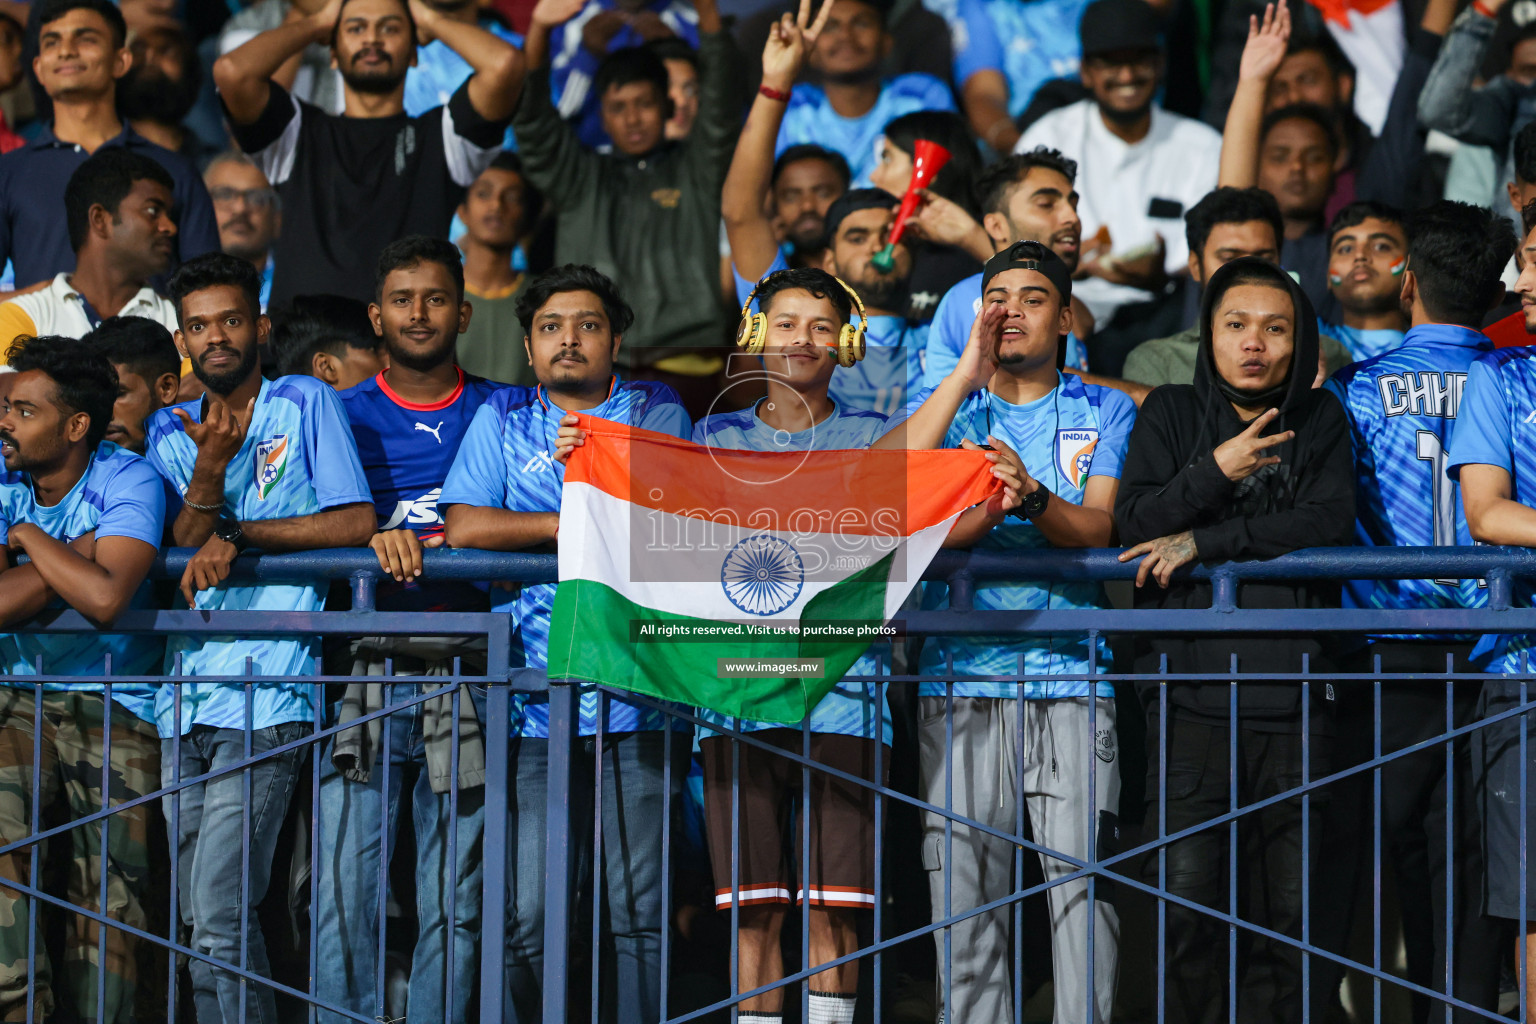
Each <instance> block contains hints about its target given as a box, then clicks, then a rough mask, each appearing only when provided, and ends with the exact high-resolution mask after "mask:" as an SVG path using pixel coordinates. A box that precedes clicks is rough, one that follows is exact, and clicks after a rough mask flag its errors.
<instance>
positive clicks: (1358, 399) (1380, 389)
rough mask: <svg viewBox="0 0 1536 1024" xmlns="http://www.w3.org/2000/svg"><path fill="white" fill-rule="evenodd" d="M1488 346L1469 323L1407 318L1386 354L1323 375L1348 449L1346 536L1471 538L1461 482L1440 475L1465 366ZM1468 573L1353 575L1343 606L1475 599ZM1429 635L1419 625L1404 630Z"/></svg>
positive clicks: (1373, 541)
mask: <svg viewBox="0 0 1536 1024" xmlns="http://www.w3.org/2000/svg"><path fill="white" fill-rule="evenodd" d="M1492 351H1493V342H1491V341H1489V340H1488V339H1487V337H1485V336H1484V335H1483V334H1481V333H1480V332H1478V331H1472V330H1468V329H1467V328H1465V327H1453V326H1451V325H1449V324H1425V325H1423V326H1420V327H1415V328H1414V329H1413V330H1411V331H1409V332H1408V333H1407V335H1406V336H1405V337H1404V338H1403V341H1402V344H1401V346H1399V347H1397V348H1395V349H1393V350H1392V351H1389V352H1388V353H1386V354H1385V355H1380V356H1376V357H1374V358H1371V359H1366V360H1364V361H1363V362H1358V363H1351V364H1350V365H1349V366H1346V367H1344V368H1343V369H1341V370H1339V371H1338V372H1337V373H1335V374H1334V375H1333V377H1332V378H1330V379H1329V381H1328V384H1327V387H1328V389H1329V390H1331V391H1332V392H1333V393H1334V394H1336V395H1338V396H1339V401H1340V402H1341V403H1342V404H1343V406H1344V411H1345V414H1346V415H1348V417H1349V422H1350V429H1351V433H1352V435H1353V436H1352V440H1353V442H1354V449H1355V481H1356V483H1355V515H1356V520H1355V539H1356V542H1357V543H1359V544H1363V545H1366V546H1370V547H1393V546H1408V547H1424V546H1429V545H1434V546H1436V547H1448V546H1454V545H1470V544H1471V543H1472V535H1471V533H1470V532H1469V531H1468V529H1467V519H1466V514H1465V513H1464V512H1463V510H1462V507H1461V488H1460V486H1459V485H1458V483H1457V481H1455V480H1453V479H1451V478H1450V477H1448V476H1447V475H1446V472H1445V466H1446V455H1445V451H1446V446H1447V441H1448V440H1449V439H1450V436H1451V428H1452V427H1453V425H1454V424H1455V423H1456V419H1457V411H1458V406H1459V405H1460V404H1461V399H1462V395H1463V388H1464V387H1465V386H1466V382H1467V369H1468V367H1470V366H1471V365H1472V363H1473V362H1474V361H1475V360H1477V359H1478V358H1479V357H1480V356H1482V355H1485V354H1486V353H1489V352H1492ZM1486 603H1487V595H1486V592H1485V591H1483V590H1481V589H1480V588H1479V587H1478V581H1477V580H1352V581H1350V582H1349V583H1347V584H1346V585H1345V587H1344V606H1345V607H1346V608H1476V607H1481V606H1482V605H1484V604H1486ZM1413 635H1414V636H1422V637H1428V636H1429V635H1428V634H1413Z"/></svg>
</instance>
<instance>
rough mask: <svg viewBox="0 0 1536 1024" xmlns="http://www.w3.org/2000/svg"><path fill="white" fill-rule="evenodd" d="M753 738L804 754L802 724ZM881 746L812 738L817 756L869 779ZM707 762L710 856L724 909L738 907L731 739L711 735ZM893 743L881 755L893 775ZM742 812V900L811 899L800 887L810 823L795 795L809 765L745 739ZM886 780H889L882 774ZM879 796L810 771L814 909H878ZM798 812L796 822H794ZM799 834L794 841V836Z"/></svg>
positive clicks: (703, 744)
mask: <svg viewBox="0 0 1536 1024" xmlns="http://www.w3.org/2000/svg"><path fill="white" fill-rule="evenodd" d="M751 735H752V737H753V738H754V739H758V740H762V741H764V742H766V743H771V744H773V745H774V746H776V747H780V748H782V749H784V750H790V751H794V752H796V753H799V752H800V751H801V749H802V744H803V742H804V736H803V734H802V733H801V732H800V730H798V729H765V730H762V731H761V732H755V733H752V734H751ZM875 743H876V741H875V740H873V739H868V738H865V737H862V736H842V735H837V734H834V733H812V734H811V750H810V756H811V760H813V761H815V762H816V763H818V764H824V765H828V766H830V767H832V768H836V769H837V770H839V771H842V772H847V773H848V774H849V775H853V776H856V777H858V778H861V779H872V778H873V777H874V771H875ZM699 750H700V752H701V753H702V754H703V759H704V815H705V824H706V827H707V829H708V833H709V859H710V862H711V864H712V865H713V867H714V874H715V906H716V907H717V908H720V909H722V910H729V909H730V906H731V896H732V891H731V889H732V887H731V877H732V876H731V769H732V765H731V739H730V737H727V736H709V737H706V738H705V739H702V740H700V741H699ZM889 763H890V748H889V747H887V748H885V749H884V750H883V751H882V752H881V774H882V775H884V774H886V772H887V770H888V769H887V766H888V765H889ZM739 770H740V778H739V780H738V786H737V794H738V796H737V799H738V801H739V802H738V804H737V811H738V815H737V817H738V821H739V822H740V831H739V833H738V839H737V849H738V861H737V867H736V879H737V886H738V889H739V891H740V897H739V902H740V905H741V906H753V905H756V904H762V903H788V902H790V897H791V894H793V896H794V899H795V902H797V903H803V902H805V899H806V893H805V889H804V886H803V885H802V886H801V887H799V888H796V887H795V886H794V879H795V878H796V877H797V876H798V875H799V874H800V868H801V865H802V864H803V863H804V855H805V851H804V849H803V848H802V846H801V843H800V841H799V840H800V830H801V825H802V824H803V820H802V818H801V814H802V813H803V812H802V811H800V810H799V808H798V803H797V801H796V797H797V796H798V795H799V793H800V789H801V784H802V779H803V777H802V774H801V765H800V764H799V763H798V762H795V761H791V760H790V759H789V758H787V757H783V756H780V755H778V754H774V753H770V752H769V751H766V750H762V749H759V748H757V747H754V746H752V745H751V744H748V743H743V744H742V745H741V759H740V765H739ZM882 781H883V780H882ZM875 797H876V794H875V792H874V791H873V790H872V789H870V788H869V787H867V786H859V785H855V784H853V783H850V782H846V781H844V780H842V779H839V778H835V777H833V776H830V775H828V774H827V773H826V772H822V771H817V770H816V769H814V768H813V769H811V778H810V812H811V835H810V855H811V870H810V890H811V891H810V902H811V903H812V904H813V905H815V906H823V907H847V908H854V909H862V910H868V909H871V908H873V907H874V905H875ZM791 818H793V821H791ZM792 840H793V841H792Z"/></svg>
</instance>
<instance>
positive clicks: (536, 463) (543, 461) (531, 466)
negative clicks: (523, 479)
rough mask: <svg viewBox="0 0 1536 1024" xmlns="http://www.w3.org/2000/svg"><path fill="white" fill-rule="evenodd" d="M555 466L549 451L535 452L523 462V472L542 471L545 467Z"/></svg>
mask: <svg viewBox="0 0 1536 1024" xmlns="http://www.w3.org/2000/svg"><path fill="white" fill-rule="evenodd" d="M554 468H555V457H554V456H553V455H551V454H550V453H549V452H536V453H535V454H534V456H533V458H531V459H529V460H528V461H527V462H525V463H523V472H524V473H542V472H544V470H546V469H554Z"/></svg>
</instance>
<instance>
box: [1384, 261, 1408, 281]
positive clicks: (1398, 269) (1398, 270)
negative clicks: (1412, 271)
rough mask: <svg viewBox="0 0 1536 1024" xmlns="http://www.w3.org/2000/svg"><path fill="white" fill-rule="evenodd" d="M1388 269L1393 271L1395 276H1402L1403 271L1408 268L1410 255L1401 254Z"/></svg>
mask: <svg viewBox="0 0 1536 1024" xmlns="http://www.w3.org/2000/svg"><path fill="white" fill-rule="evenodd" d="M1388 269H1390V270H1391V271H1392V276H1393V277H1402V276H1403V271H1405V270H1407V269H1408V257H1407V256H1399V257H1398V259H1397V262H1396V263H1394V264H1392V266H1391V267H1390V268H1388Z"/></svg>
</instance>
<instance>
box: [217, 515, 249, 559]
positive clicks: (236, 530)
mask: <svg viewBox="0 0 1536 1024" xmlns="http://www.w3.org/2000/svg"><path fill="white" fill-rule="evenodd" d="M213 535H214V536H215V537H217V538H219V540H222V541H224V542H225V543H227V544H233V545H234V546H235V554H237V555H238V554H240V553H241V552H242V551H244V550H245V549H246V548H248V547H250V545H249V544H248V543H247V542H246V539H245V531H244V530H242V529H240V521H239V520H238V519H232V518H230V517H228V516H220V517H219V521H218V522H217V523H215V524H214V527H213Z"/></svg>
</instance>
